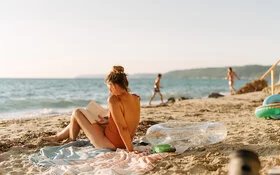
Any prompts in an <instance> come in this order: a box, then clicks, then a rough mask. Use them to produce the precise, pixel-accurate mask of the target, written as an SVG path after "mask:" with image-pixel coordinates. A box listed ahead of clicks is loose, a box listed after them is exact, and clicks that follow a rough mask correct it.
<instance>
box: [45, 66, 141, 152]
mask: <svg viewBox="0 0 280 175" xmlns="http://www.w3.org/2000/svg"><path fill="white" fill-rule="evenodd" d="M105 82H106V84H107V87H108V90H109V92H110V96H109V97H108V100H107V101H108V107H109V113H108V114H109V116H108V119H105V118H104V117H102V116H101V115H99V116H98V117H99V118H100V119H101V120H100V121H96V123H90V122H89V120H88V119H87V118H86V117H85V116H84V114H83V113H82V112H81V110H80V109H75V110H74V111H73V114H72V116H71V119H70V124H69V125H68V126H67V127H66V128H64V129H63V130H62V131H60V132H59V133H57V134H56V135H54V136H50V137H46V138H43V139H44V140H47V141H50V142H60V141H63V140H66V142H67V141H75V140H76V138H77V136H78V134H79V132H80V130H81V129H82V130H83V131H84V133H85V135H86V136H87V138H88V139H89V140H90V142H91V143H92V144H93V145H94V147H95V148H108V149H112V150H116V149H117V148H126V149H127V151H134V148H133V145H132V140H133V138H134V136H135V133H136V129H137V127H138V124H139V121H140V97H139V96H137V95H136V94H130V93H129V88H128V80H127V77H126V74H125V73H124V68H123V67H122V66H113V70H112V71H111V72H110V73H109V74H108V75H107V77H106V81H105ZM66 142H64V143H66Z"/></svg>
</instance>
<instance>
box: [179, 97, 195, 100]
mask: <svg viewBox="0 0 280 175" xmlns="http://www.w3.org/2000/svg"><path fill="white" fill-rule="evenodd" d="M189 99H192V98H189V97H179V98H178V101H183V100H189Z"/></svg>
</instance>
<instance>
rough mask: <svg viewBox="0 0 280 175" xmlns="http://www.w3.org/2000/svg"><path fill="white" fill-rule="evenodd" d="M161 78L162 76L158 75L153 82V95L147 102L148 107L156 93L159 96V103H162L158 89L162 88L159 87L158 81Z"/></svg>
mask: <svg viewBox="0 0 280 175" xmlns="http://www.w3.org/2000/svg"><path fill="white" fill-rule="evenodd" d="M161 78H162V75H161V74H158V76H157V78H156V80H155V83H154V92H153V95H152V96H151V98H150V101H149V105H151V102H152V100H153V99H154V97H155V95H156V94H157V93H158V94H159V97H160V100H161V102H162V103H163V98H162V94H161V92H160V88H163V87H162V86H160V79H161Z"/></svg>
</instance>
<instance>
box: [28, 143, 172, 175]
mask: <svg viewBox="0 0 280 175" xmlns="http://www.w3.org/2000/svg"><path fill="white" fill-rule="evenodd" d="M135 149H136V150H139V151H141V153H138V154H136V153H134V152H127V151H126V150H124V149H117V150H116V151H112V150H109V149H102V148H94V147H93V145H91V143H90V141H89V140H87V139H81V140H77V141H75V142H71V143H68V144H65V145H62V146H47V147H44V148H42V149H41V150H40V151H39V152H38V153H35V154H32V155H30V156H29V161H30V162H31V163H33V164H35V165H38V166H44V167H49V168H48V170H47V171H46V172H44V174H51V175H56V174H57V175H60V174H79V175H81V174H112V175H115V174H120V175H122V174H125V175H127V174H143V173H145V172H148V171H150V170H152V169H153V168H154V162H156V161H158V160H161V159H163V158H166V157H168V156H171V155H175V154H174V153H156V154H153V153H152V149H151V147H150V146H148V145H147V146H135Z"/></svg>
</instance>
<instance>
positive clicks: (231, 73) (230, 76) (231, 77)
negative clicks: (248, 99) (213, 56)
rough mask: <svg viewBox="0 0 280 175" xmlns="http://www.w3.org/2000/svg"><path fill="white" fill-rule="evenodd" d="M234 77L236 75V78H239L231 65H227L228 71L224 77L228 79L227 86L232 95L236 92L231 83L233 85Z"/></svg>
mask: <svg viewBox="0 0 280 175" xmlns="http://www.w3.org/2000/svg"><path fill="white" fill-rule="evenodd" d="M234 77H236V78H237V79H238V80H240V78H239V77H238V76H237V74H236V73H235V72H234V71H232V68H231V67H228V73H227V76H226V77H225V79H227V80H228V86H229V90H230V94H231V95H234V94H235V93H236V91H235V89H234V87H233V85H234Z"/></svg>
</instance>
